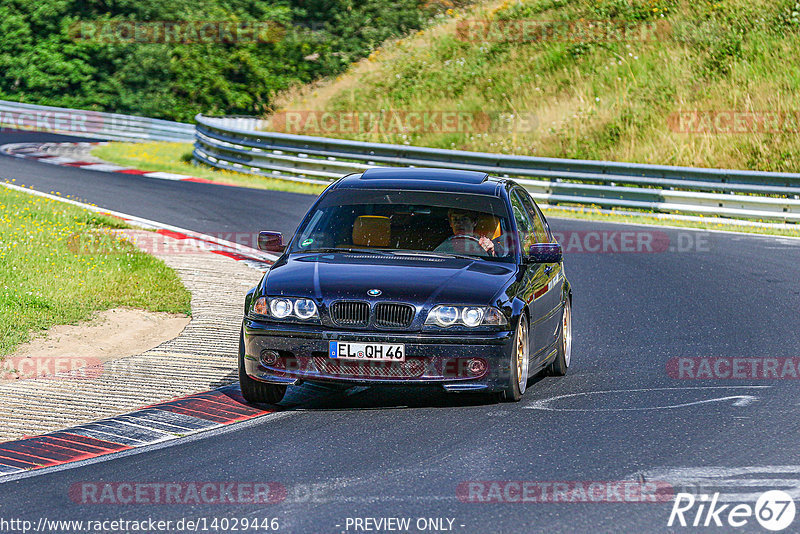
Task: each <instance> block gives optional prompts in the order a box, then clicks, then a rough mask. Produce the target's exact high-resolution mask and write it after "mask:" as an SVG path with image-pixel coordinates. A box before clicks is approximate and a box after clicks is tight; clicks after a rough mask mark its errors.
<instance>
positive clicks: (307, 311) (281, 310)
mask: <svg viewBox="0 0 800 534" xmlns="http://www.w3.org/2000/svg"><path fill="white" fill-rule="evenodd" d="M253 313H255V314H258V315H266V316H269V317H273V318H275V319H300V320H302V321H306V320H308V319H318V318H319V312H318V311H317V305H316V304H315V303H314V301H313V300H311V299H306V298H299V299H295V298H287V297H275V298H270V299H268V298H266V297H258V298H257V299H256V300H255V302H254V303H253Z"/></svg>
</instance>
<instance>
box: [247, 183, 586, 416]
mask: <svg viewBox="0 0 800 534" xmlns="http://www.w3.org/2000/svg"><path fill="white" fill-rule="evenodd" d="M259 247H260V248H261V249H263V250H268V251H273V252H282V255H281V257H280V258H279V259H278V260H277V261H276V262H275V264H274V265H273V266H272V267H271V268H270V270H269V271H268V272H267V273H265V275H264V277H263V279H262V280H261V282H260V283H259V285H258V286H256V287H255V288H253V289H252V290H250V291H249V292H248V294H247V297H246V298H245V317H244V322H243V327H242V334H241V339H240V348H239V377H240V383H241V388H242V394H243V395H244V397H245V398H246V399H247V400H248V401H250V402H262V403H275V402H278V401H280V400H281V399H282V398H283V395H284V393H285V391H286V387H287V386H288V385H290V384H299V383H301V382H305V381H310V382H338V383H344V384H360V385H371V386H372V385H381V384H384V385H386V384H391V385H409V386H411V385H427V386H431V385H438V386H441V387H442V388H444V389H445V390H446V391H451V392H462V391H472V392H486V393H489V394H493V395H499V396H500V397H501V398H503V399H505V400H512V401H516V400H519V399H520V397H521V396H522V394H523V393H524V392H525V388H526V385H527V382H528V379H529V378H530V377H531V376H533V375H534V374H536V373H540V372H547V373H550V374H553V375H563V374H564V373H566V371H567V368H568V367H569V365H570V358H571V351H572V314H571V301H572V291H571V289H570V285H569V282H568V281H567V279H566V277H565V275H564V267H563V263H562V257H561V255H562V254H561V246H560V245H559V244H558V243H557V242H556V240H555V239H554V238H553V236H552V234H551V232H550V228H549V226H548V224H547V220H546V219H545V217H544V215H543V214H542V212H541V211H540V210H539V207H538V206H537V205H536V203H535V202H534V201H533V199H531V197H530V195H529V194H528V193H527V192H526V191H525V189H523V188H522V187H520V186H519V185H517V184H516V183H515V182H514V181H512V180H509V179H503V178H495V177H491V176H488V175H487V174H485V173H478V172H468V171H455V170H437V169H417V168H414V169H411V168H375V169H369V170H367V171H365V172H364V173H362V174H353V175H350V176H347V177H345V178H342V179H341V180H339V181H337V182H335V183H334V184H332V185H331V186H330V187H328V188H327V189H326V190H325V192H323V193H322V195H321V196H320V197H319V199H318V200H317V202H316V203H315V204H314V206H312V207H311V209H310V210H309V212H308V214H307V215H306V216H305V218H304V219H303V221H302V222H301V223H300V226H299V228H298V230H297V232H296V233H295V235H294V237H293V238H292V239H291V240H290V241H289V243H288V244H287V245H285V246H284V244H283V238H282V236H281V235H280V234H278V233H275V232H261V234H260V236H259Z"/></svg>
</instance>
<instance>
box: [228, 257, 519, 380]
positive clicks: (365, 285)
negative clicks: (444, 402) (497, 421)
mask: <svg viewBox="0 0 800 534" xmlns="http://www.w3.org/2000/svg"><path fill="white" fill-rule="evenodd" d="M353 256H355V255H354V254H347V253H328V254H302V255H298V256H296V257H290V258H284V259H283V260H282V261H281V262H279V263H278V264H276V265H275V266H274V267H273V268H272V270H271V271H270V272H269V273H267V275H266V276H265V279H264V281H263V282H262V284H260V285H259V286H258V287H257V288H255V289H254V291H253V292H252V293H251V294H250V295H248V299H247V303H246V310H245V311H246V314H245V319H244V328H243V332H244V337H243V339H244V347H243V350H244V356H243V357H244V366H245V370H246V373H247V375H248V376H249V377H250V378H252V379H254V380H257V381H260V382H266V383H271V384H297V383H300V382H303V381H316V382H338V383H346V384H362V385H375V384H384V385H389V384H393V385H439V386H441V387H443V388H445V389H446V390H448V391H499V390H500V389H501V388H502V386H503V384H505V383H507V382H508V373H509V369H508V367H509V361H510V355H511V353H512V351H513V346H512V345H513V341H514V340H513V338H514V328H515V324H513V323H514V321H515V320H516V318H515V316H514V312H513V310H512V308H511V306H510V305H509V303H508V302H506V301H505V291H504V290H505V288H506V287H507V286H508V285H509V284H510V283H511V282H512V280H513V278H514V274H515V270H514V269H513V266H511V265H509V266H502V265H489V266H481V265H476V262H475V261H474V260H469V259H459V258H434V261H435V263H436V265H435V266H431V265H430V261H431V258H428V259H423V258H414V257H410V258H402V257H398V256H389V257H386V258H384V259H382V260H377V263H378V265H375V263H376V261H375V260H374V259H373V257H368V258H367V261H365V259H364V258H358V257H356V258H354V257H353ZM369 260H371V261H369ZM389 280H392V281H391V282H390V281H389Z"/></svg>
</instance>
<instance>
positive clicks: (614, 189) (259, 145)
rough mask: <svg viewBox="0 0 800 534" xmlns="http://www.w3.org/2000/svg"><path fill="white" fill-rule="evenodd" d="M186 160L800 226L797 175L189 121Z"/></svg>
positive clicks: (244, 122) (326, 178)
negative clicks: (504, 189) (454, 182)
mask: <svg viewBox="0 0 800 534" xmlns="http://www.w3.org/2000/svg"><path fill="white" fill-rule="evenodd" d="M195 120H196V122H197V129H196V139H195V148H194V158H195V160H197V161H200V162H203V163H206V164H208V165H212V166H214V167H218V168H222V169H228V170H235V171H239V172H246V173H250V174H259V175H264V176H273V177H278V178H284V179H289V180H299V181H310V182H320V183H328V182H330V181H331V180H335V179H337V178H339V177H341V176H344V175H345V174H348V173H352V172H360V171H363V170H364V169H366V168H369V167H372V166H378V165H388V166H392V165H399V166H416V167H447V168H455V169H464V170H475V171H483V172H488V173H491V174H494V175H500V176H509V177H512V178H514V179H516V180H517V181H518V182H519V183H521V184H522V185H524V186H525V187H526V188H527V189H528V191H530V193H531V195H532V196H533V197H534V198H536V199H537V200H538V201H542V202H545V203H547V204H579V205H596V206H601V207H604V208H614V207H623V208H630V209H644V210H653V211H658V212H665V213H685V214H708V215H722V216H728V217H739V218H745V219H765V220H781V221H787V222H789V221H800V174H798V173H775V172H759V171H738V170H728V169H701V168H693V167H670V166H666V165H644V164H638V163H618V162H609V161H583V160H570V159H554V158H534V157H527V156H509V155H503V154H489V153H483V152H463V151H458V150H441V149H434V148H426V147H414V146H406V145H389V144H382V143H365V142H360V141H347V140H342V139H331V138H325V137H311V136H304V135H293V134H284V133H274V132H267V131H260V130H261V128H265V127H266V121H263V120H261V119H256V118H250V117H206V116H204V115H197V116H196V117H195Z"/></svg>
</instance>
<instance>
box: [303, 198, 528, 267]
mask: <svg viewBox="0 0 800 534" xmlns="http://www.w3.org/2000/svg"><path fill="white" fill-rule="evenodd" d="M511 235H512V234H511V232H510V227H509V220H508V213H507V210H506V207H505V204H504V203H503V201H502V199H500V198H497V197H490V196H486V195H474V194H465V193H442V192H429V191H385V190H353V189H345V190H339V191H336V190H334V191H331V192H330V193H328V194H327V195H325V197H324V198H323V199H322V200H321V201H320V203H319V204H318V205H317V207H316V208H315V209H314V211H313V213H311V214H310V216H309V217H308V218H307V219H306V222H305V224H303V226H301V227H300V229H299V230H298V232H297V234H296V235H295V238H294V240H293V241H292V244H291V248H290V252H315V251H325V252H332V251H342V252H347V251H348V250H358V251H359V252H365V251H375V252H380V253H405V254H426V255H434V254H439V255H452V256H468V257H475V258H482V259H488V260H493V261H507V262H510V261H514V249H513V245H512V243H513V241H512V240H511V239H509V236H511Z"/></svg>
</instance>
